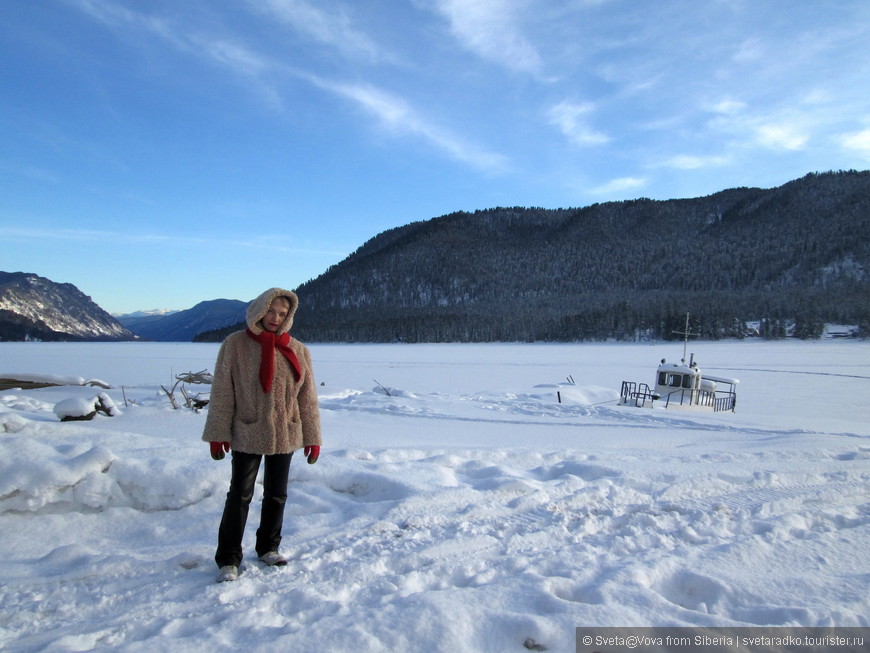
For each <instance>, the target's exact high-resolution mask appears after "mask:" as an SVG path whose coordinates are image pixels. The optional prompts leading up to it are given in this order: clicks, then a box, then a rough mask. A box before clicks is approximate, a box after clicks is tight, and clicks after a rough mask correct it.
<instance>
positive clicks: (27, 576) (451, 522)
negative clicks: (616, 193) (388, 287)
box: [0, 340, 870, 653]
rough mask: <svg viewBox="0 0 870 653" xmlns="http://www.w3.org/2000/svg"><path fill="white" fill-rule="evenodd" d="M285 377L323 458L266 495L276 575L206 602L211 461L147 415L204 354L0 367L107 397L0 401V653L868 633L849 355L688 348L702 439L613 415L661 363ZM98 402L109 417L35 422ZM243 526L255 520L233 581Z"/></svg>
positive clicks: (409, 354)
mask: <svg viewBox="0 0 870 653" xmlns="http://www.w3.org/2000/svg"><path fill="white" fill-rule="evenodd" d="M311 350H312V354H313V358H314V364H315V373H316V375H317V378H318V382H322V385H321V386H320V397H321V408H322V417H323V422H324V433H325V446H324V450H323V454H322V455H321V458H320V460H319V461H318V463H317V464H315V465H307V464H305V462H304V460H303V459H302V457H301V456H300V457H299V458H298V460H296V461H295V462H294V465H293V467H292V470H291V482H290V490H289V499H288V504H287V508H286V522H285V533H284V535H285V538H284V544H283V546H282V550H283V552H284V553H285V554H286V555H287V556H288V557H289V558H290V564H289V565H288V566H287V567H284V568H264V567H262V566H261V565H260V564H259V563H258V562H257V561H256V559H254V558H252V557H249V558H248V559H247V560H246V562H245V564H244V567H243V574H242V577H241V578H240V580H239V581H237V582H235V583H222V584H217V583H215V582H214V580H215V575H216V571H217V569H216V567H215V566H214V562H213V561H212V555H213V552H214V545H215V541H216V535H217V526H218V521H219V518H220V512H221V509H222V506H223V499H224V496H225V493H226V488H227V484H228V481H229V461H228V460H224V461H221V462H215V461H213V460H211V458H210V457H209V454H208V447H207V445H205V444H204V443H203V442H201V441H200V435H201V432H202V426H203V421H204V418H205V415H204V414H200V413H196V412H194V411H192V410H187V409H180V410H173V409H172V408H171V407H170V406H169V403H168V401H167V398H166V395H165V394H163V393H162V391H161V390H160V385H161V384H163V385H166V386H167V387H171V385H172V383H173V382H174V381H173V376H174V375H175V374H179V373H183V372H197V371H200V370H203V369H209V370H210V369H212V367H213V363H214V357H215V354H216V352H217V346H216V345H203V344H160V343H148V344H136V343H115V344H109V343H103V344H54V343H41V344H38V343H0V377H4V376H15V375H16V374H19V375H20V374H29V375H32V376H33V375H35V376H39V375H45V376H53V377H55V378H58V377H61V378H64V377H74V378H82V379H99V380H102V381H104V382H105V383H107V384H109V385H111V386H112V387H111V388H110V389H108V390H103V389H101V388H94V387H87V386H82V387H76V386H64V387H55V388H45V389H38V390H28V391H20V390H7V391H4V392H0V550H2V552H3V565H2V579H0V606H2V610H0V649H2V650H4V651H43V650H46V651H78V650H88V649H91V648H99V647H111V648H113V649H115V650H122V651H173V652H184V651H203V650H210V651H222V650H232V649H239V650H251V651H253V650H257V651H262V650H265V651H273V650H274V651H289V650H310V651H318V652H324V651H341V652H345V651H354V652H355V653H364V652H367V651H377V652H379V653H383V651H429V652H437V651H445V652H446V651H449V652H451V653H455V652H456V651H498V652H504V651H525V650H527V649H528V648H532V649H535V647H537V649H535V650H543V649H544V648H545V649H546V650H548V651H566V652H567V651H574V650H575V649H574V647H575V641H574V635H575V633H574V628H575V627H576V626H680V625H682V626H695V625H698V626H701V625H706V626H752V625H800V626H870V546H868V545H867V542H868V541H870V399H868V397H870V343H868V342H860V341H845V340H838V341H816V342H761V341H752V342H739V343H738V342H725V343H691V345H690V351H694V352H695V354H696V360H697V362H698V363H699V365H700V367H701V368H702V369H703V370H707V371H708V372H710V373H712V374H716V375H720V376H731V377H737V378H739V379H740V381H741V383H740V386H739V390H738V402H737V411H736V412H735V413H717V414H712V413H700V412H685V411H684V412H680V411H673V410H669V411H665V410H655V411H652V410H644V409H637V408H623V407H618V406H617V405H616V403H615V401H614V400H615V398H616V396H617V392H618V390H619V387H620V383H621V381H622V380H623V379H625V380H635V381H645V382H647V383H650V382H652V380H653V375H654V370H655V366H656V365H657V363H658V361H659V360H660V359H661V358H663V357H666V358H668V359H673V360H676V359H678V358H680V357H681V355H682V344H681V343H680V344H662V343H659V344H656V345H649V344H644V345H640V344H634V345H617V344H602V345H596V344H579V345H543V344H538V345H520V344H504V345H365V346H362V345H312V346H311ZM569 376H570V377H572V378H573V380H574V383H573V384H571V383H570V382H569V381H568V377H569ZM122 386H123V391H122ZM207 389H208V387H207V386H202V387H195V388H191V389H190V390H191V392H197V391H207ZM385 389H386V391H385ZM101 392H105V393H106V394H108V395H109V396H110V398H111V399H112V400H113V401H114V403H115V405H116V406H117V407H118V409H120V413H121V414H119V415H116V416H115V417H108V416H105V415H102V414H98V415H97V417H96V418H95V419H94V420H93V421H90V422H65V423H61V422H59V421H58V417H57V415H56V414H55V412H54V407H55V405H56V404H58V403H59V402H61V401H64V400H68V399H71V398H82V397H83V398H85V399H91V398H93V397H95V396H97V395H98V394H100V393H101ZM557 392H558V393H559V394H558V395H557ZM125 396H126V399H127V400H128V402H129V401H134V402H135V405H132V404H131V405H127V406H125V402H124V397H125ZM557 396H561V400H562V402H561V403H559V401H558V400H557ZM258 517H259V497H256V498H255V503H254V505H253V506H252V512H251V521H250V523H249V528H248V532H247V536H246V546H247V550H248V552H249V554H251V553H253V551H252V549H253V532H254V530H255V528H256V522H257V520H258Z"/></svg>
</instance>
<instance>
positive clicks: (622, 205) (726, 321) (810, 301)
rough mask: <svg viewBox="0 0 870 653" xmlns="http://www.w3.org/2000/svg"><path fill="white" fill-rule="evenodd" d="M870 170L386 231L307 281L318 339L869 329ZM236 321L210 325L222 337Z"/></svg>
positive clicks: (305, 320)
mask: <svg viewBox="0 0 870 653" xmlns="http://www.w3.org/2000/svg"><path fill="white" fill-rule="evenodd" d="M868 269H870V172H855V171H849V172H836V173H835V172H829V173H813V174H809V175H807V176H805V177H803V178H801V179H798V180H795V181H792V182H789V183H787V184H784V185H783V186H780V187H777V188H772V189H760V188H735V189H729V190H723V191H721V192H719V193H716V194H714V195H710V196H707V197H700V198H693V199H675V200H665V201H656V200H651V199H645V198H642V199H637V200H632V201H625V202H609V203H605V204H594V205H592V206H588V207H585V208H577V209H555V210H554V209H541V208H521V207H514V208H494V209H488V210H480V211H475V212H473V213H468V212H457V213H452V214H450V215H445V216H442V217H439V218H433V219H431V220H427V221H422V222H414V223H411V224H408V225H405V226H403V227H398V228H396V229H391V230H389V231H386V232H383V233H381V234H379V235H377V236H375V237H374V238H372V239H371V240H369V241H368V242H366V243H365V244H363V245H362V246H361V247H360V248H359V249H358V250H357V251H356V252H354V253H353V254H351V255H350V256H349V257H348V258H347V259H345V260H344V261H342V262H341V263H339V264H337V265H335V266H333V267H331V268H330V269H329V270H327V271H326V272H325V273H324V274H322V275H321V276H319V277H318V278H316V279H314V280H312V281H309V282H307V283H305V284H303V285H302V286H300V287H299V288H298V289H297V293H298V294H299V297H300V307H299V311H298V313H297V316H296V320H295V324H294V335H296V336H297V337H299V338H300V339H303V340H308V341H355V342H375V341H391V340H403V341H407V342H421V341H478V342H481V341H522V340H555V341H560V340H561V341H571V340H582V339H606V338H617V339H634V338H637V337H656V338H668V337H673V336H672V332H673V331H675V330H680V329H682V327H683V325H684V320H685V314H686V313H691V315H692V324H691V328H692V330H693V331H694V332H697V333H700V334H701V335H702V336H703V337H706V338H717V337H723V336H738V337H739V336H742V335H743V324H744V323H745V322H746V321H748V320H764V322H763V324H764V325H766V326H767V327H769V328H770V330H771V331H769V332H773V330H774V329H775V330H777V331H779V330H780V329H781V323H782V321H785V320H791V321H796V322H797V327H796V332H797V333H799V334H803V335H804V336H806V337H812V336H813V335H815V334H818V333H819V332H820V330H821V324H822V322H835V323H847V324H861V325H863V326H864V328H865V329H866V328H867V327H868V326H870V275H868ZM225 333H226V331H224V332H218V333H213V334H209V335H208V336H203V338H214V339H219V338H221V337H223V336H224V335H225Z"/></svg>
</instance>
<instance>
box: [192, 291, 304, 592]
mask: <svg viewBox="0 0 870 653" xmlns="http://www.w3.org/2000/svg"><path fill="white" fill-rule="evenodd" d="M298 305H299V299H298V298H297V297H296V295H295V294H294V293H292V292H290V291H289V290H282V289H281V288H271V289H270V290H267V291H266V292H264V293H263V294H262V295H260V296H259V297H257V298H256V299H255V300H254V301H253V302H251V304H250V305H249V306H248V310H247V314H246V322H247V326H248V328H247V329H245V330H244V331H236V332H235V333H232V334H230V335H229V336H228V337H227V339H226V340H224V342H223V344H222V345H221V348H220V350H219V351H218V357H217V362H216V364H215V371H214V382H213V384H212V390H211V398H210V400H209V405H208V416H207V418H206V421H205V429H204V432H203V435H202V439H203V440H205V441H206V442H209V443H210V446H211V455H212V458H215V459H216V460H220V459H222V458H223V457H224V452H226V451H230V450H232V479H231V481H230V489H229V492H228V493H227V500H226V504H225V505H224V512H223V517H222V518H221V524H220V529H219V530H218V546H217V552H216V553H215V562H216V563H217V565H218V567H219V568H220V573H219V575H218V581H219V582H222V581H230V580H236V579H237V578H238V577H239V567H240V565H241V562H242V537H243V535H244V532H245V522H246V521H247V518H248V508H249V506H250V504H251V499H252V498H253V496H254V485H255V483H256V480H257V473H258V471H259V469H260V461H261V460H262V459H263V457H265V464H264V475H263V505H262V507H261V510H260V527H259V528H258V529H257V544H256V550H257V555H258V556H259V558H260V560H261V561H262V562H263V563H264V564H266V565H270V566H273V565H285V564H287V560H286V558H284V557H283V556H282V555H281V554H280V553H279V552H278V547H279V545H280V544H281V528H282V525H283V522H284V504H285V503H286V501H287V478H288V475H289V472H290V460H291V458H292V457H293V452H294V451H296V450H297V449H300V448H303V447H304V449H305V456H306V457H307V459H308V462H309V463H314V462H315V461H316V460H317V457H318V456H319V455H320V445H321V436H320V411H319V408H318V404H317V389H316V386H315V384H314V374H313V372H312V367H311V355H310V354H309V352H308V348H307V347H306V346H305V345H303V344H302V343H301V342H299V341H297V340H293V339H292V338H291V337H290V333H289V331H290V327H291V326H292V325H293V315H294V314H295V313H296V308H297V307H298Z"/></svg>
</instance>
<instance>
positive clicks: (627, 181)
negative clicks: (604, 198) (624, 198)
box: [590, 177, 647, 195]
mask: <svg viewBox="0 0 870 653" xmlns="http://www.w3.org/2000/svg"><path fill="white" fill-rule="evenodd" d="M646 184H647V179H646V178H644V177H619V178H618V179H612V180H611V181H609V182H607V183H606V184H604V185H602V186H598V187H596V188H593V189H591V190H590V192H591V193H593V194H594V195H612V194H615V193H617V194H618V193H624V192H625V191H629V190H634V189H637V188H643V187H644V186H646Z"/></svg>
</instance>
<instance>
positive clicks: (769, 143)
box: [755, 122, 809, 150]
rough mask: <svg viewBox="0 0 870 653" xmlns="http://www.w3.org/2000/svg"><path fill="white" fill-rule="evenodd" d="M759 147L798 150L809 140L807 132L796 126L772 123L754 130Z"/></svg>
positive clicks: (785, 123)
mask: <svg viewBox="0 0 870 653" xmlns="http://www.w3.org/2000/svg"><path fill="white" fill-rule="evenodd" d="M755 136H756V141H757V142H758V144H759V145H762V146H764V147H767V148H769V149H774V150H800V149H802V148H803V147H804V146H805V145H806V143H807V141H808V140H809V134H808V133H807V130H806V129H805V128H804V127H803V126H801V125H796V124H789V123H787V122H773V123H767V124H763V125H758V126H757V127H756V128H755Z"/></svg>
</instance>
